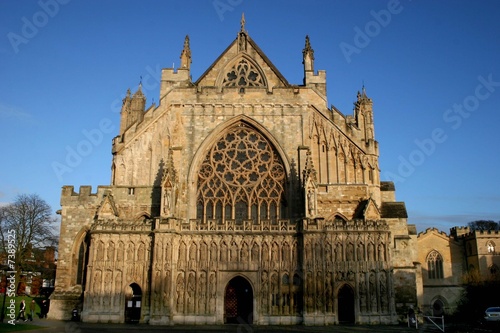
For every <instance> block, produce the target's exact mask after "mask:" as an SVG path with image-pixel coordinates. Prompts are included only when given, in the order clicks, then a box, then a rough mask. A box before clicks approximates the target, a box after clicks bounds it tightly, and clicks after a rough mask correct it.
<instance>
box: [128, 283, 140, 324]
mask: <svg viewBox="0 0 500 333" xmlns="http://www.w3.org/2000/svg"><path fill="white" fill-rule="evenodd" d="M129 287H130V288H129V290H128V292H127V293H126V295H125V322H126V323H138V322H139V320H140V319H141V306H142V290H141V287H139V285H138V284H137V283H132V284H131V285H130V286H129Z"/></svg>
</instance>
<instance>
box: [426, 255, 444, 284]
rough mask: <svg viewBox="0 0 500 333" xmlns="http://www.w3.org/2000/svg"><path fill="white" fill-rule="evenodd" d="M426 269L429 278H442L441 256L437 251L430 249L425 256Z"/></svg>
mask: <svg viewBox="0 0 500 333" xmlns="http://www.w3.org/2000/svg"><path fill="white" fill-rule="evenodd" d="M427 271H428V277H429V279H442V278H443V277H444V276H443V257H442V256H441V254H439V252H437V251H432V252H431V253H429V256H428V257H427Z"/></svg>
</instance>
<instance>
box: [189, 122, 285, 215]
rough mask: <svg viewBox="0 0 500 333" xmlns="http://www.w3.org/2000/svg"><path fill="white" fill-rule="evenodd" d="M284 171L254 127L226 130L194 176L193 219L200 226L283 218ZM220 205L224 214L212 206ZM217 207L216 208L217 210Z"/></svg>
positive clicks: (241, 125)
mask: <svg viewBox="0 0 500 333" xmlns="http://www.w3.org/2000/svg"><path fill="white" fill-rule="evenodd" d="M285 178H286V176H285V168H284V166H283V162H282V161H281V158H280V157H279V155H278V152H277V151H276V149H274V147H273V146H272V145H271V143H270V142H269V141H268V140H267V139H266V138H265V137H264V136H263V135H262V134H260V133H259V132H257V131H256V130H255V129H254V128H252V127H250V126H248V125H246V124H244V123H239V124H238V125H237V126H234V127H232V128H230V129H229V130H228V131H226V132H225V134H224V135H223V136H222V137H221V138H220V139H219V141H217V142H216V143H215V144H214V145H213V147H212V148H210V150H209V151H208V153H207V155H206V156H205V159H204V161H203V163H202V164H201V166H200V171H199V173H198V190H197V202H198V205H199V206H202V207H204V209H201V207H199V208H198V209H197V214H198V216H197V218H198V219H200V220H202V221H203V223H206V222H207V219H212V218H214V216H215V218H217V219H218V222H219V223H224V222H225V220H235V221H236V223H241V222H242V221H243V220H250V219H252V220H253V221H254V223H259V222H260V220H264V219H271V220H273V223H276V221H277V219H279V218H286V216H283V215H282V214H283V212H285V211H286V210H285V209H283V206H284V205H286V200H285V193H284V192H285V181H286V179H285ZM218 203H220V204H219V205H221V206H219V207H221V208H222V209H223V210H224V212H222V213H221V212H219V211H218V210H217V209H216V214H215V215H214V214H213V213H212V211H213V207H217V204H218ZM221 208H218V209H221Z"/></svg>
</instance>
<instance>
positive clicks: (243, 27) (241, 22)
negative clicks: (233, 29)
mask: <svg viewBox="0 0 500 333" xmlns="http://www.w3.org/2000/svg"><path fill="white" fill-rule="evenodd" d="M240 24H241V31H242V32H245V13H241V21H240Z"/></svg>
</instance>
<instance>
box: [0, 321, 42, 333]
mask: <svg viewBox="0 0 500 333" xmlns="http://www.w3.org/2000/svg"><path fill="white" fill-rule="evenodd" d="M6 319H7V318H5V319H4V321H3V323H0V332H2V333H4V332H5V333H7V332H21V331H29V330H35V329H37V328H41V327H42V326H37V325H31V324H28V323H16V324H15V325H11V324H9V323H7V320H6Z"/></svg>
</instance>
